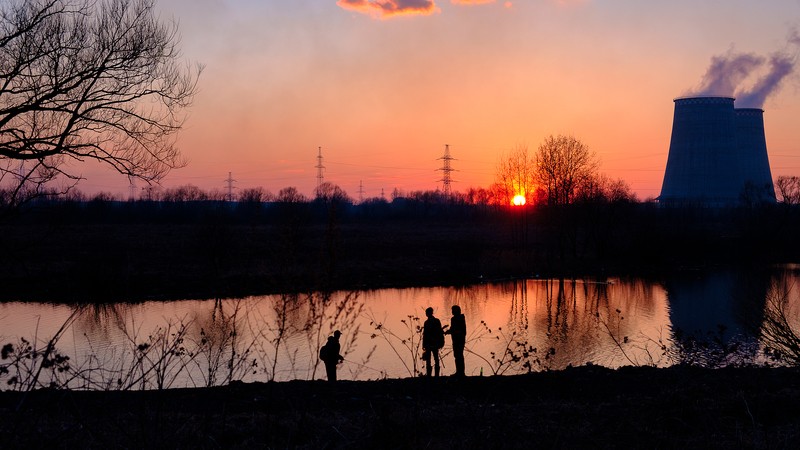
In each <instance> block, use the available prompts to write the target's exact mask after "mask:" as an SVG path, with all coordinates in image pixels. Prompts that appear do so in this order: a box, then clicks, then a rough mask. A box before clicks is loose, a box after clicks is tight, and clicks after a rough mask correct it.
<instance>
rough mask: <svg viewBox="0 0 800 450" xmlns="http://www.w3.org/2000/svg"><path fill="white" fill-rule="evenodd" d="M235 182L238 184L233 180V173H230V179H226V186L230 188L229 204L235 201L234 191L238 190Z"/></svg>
mask: <svg viewBox="0 0 800 450" xmlns="http://www.w3.org/2000/svg"><path fill="white" fill-rule="evenodd" d="M234 182H236V180H234V179H233V174H232V173H230V172H228V178H226V179H225V186H226V187H227V188H228V195H227V197H228V201H229V202H232V201H233V190H234V189H236V188H235V187H234V186H233V183H234Z"/></svg>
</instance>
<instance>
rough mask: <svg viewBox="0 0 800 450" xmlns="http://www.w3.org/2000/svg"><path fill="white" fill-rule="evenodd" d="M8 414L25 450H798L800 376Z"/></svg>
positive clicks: (418, 388)
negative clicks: (50, 449) (58, 449)
mask: <svg viewBox="0 0 800 450" xmlns="http://www.w3.org/2000/svg"><path fill="white" fill-rule="evenodd" d="M18 407H19V409H18V410H16V408H18ZM0 414H2V417H3V418H4V419H3V421H2V426H0V428H1V429H0V433H2V436H3V441H4V446H7V447H16V448H20V447H28V448H33V447H44V446H55V447H76V448H114V447H117V448H120V447H122V448H144V447H146V448H445V449H447V448H679V447H683V448H711V447H713V448H789V447H794V445H795V444H796V443H797V442H798V441H799V440H800V370H797V369H774V368H773V369H766V368H738V369H719V370H709V369H696V368H686V367H674V368H669V369H650V368H626V369H620V370H616V371H612V370H609V369H603V368H599V367H581V368H575V369H568V370H565V371H562V372H547V373H536V374H531V375H525V376H505V377H472V378H467V379H463V380H459V379H454V378H441V379H434V380H427V379H399V380H378V381H368V382H347V381H345V382H339V383H337V384H335V385H332V384H329V383H327V382H324V381H292V382H287V383H269V384H262V383H254V384H241V383H235V384H233V385H231V386H226V387H220V388H209V389H176V390H167V391H161V392H155V391H150V392H68V391H37V392H33V393H31V394H30V395H29V396H28V397H23V394H19V393H11V392H3V393H0Z"/></svg>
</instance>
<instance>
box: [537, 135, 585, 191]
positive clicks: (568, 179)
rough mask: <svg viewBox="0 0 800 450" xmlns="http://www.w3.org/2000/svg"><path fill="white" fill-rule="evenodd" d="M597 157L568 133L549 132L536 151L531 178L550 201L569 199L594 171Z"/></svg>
mask: <svg viewBox="0 0 800 450" xmlns="http://www.w3.org/2000/svg"><path fill="white" fill-rule="evenodd" d="M597 166H598V162H597V157H596V156H595V154H594V153H593V152H592V151H590V150H589V147H587V146H586V145H585V144H584V143H583V142H581V141H579V140H578V139H576V138H574V137H572V136H563V135H559V136H555V137H554V136H549V137H548V138H546V139H545V140H544V142H543V143H542V145H540V146H539V150H538V151H537V152H536V172H535V175H536V176H535V181H536V182H537V183H538V185H539V187H540V188H541V189H543V190H544V191H545V193H546V195H547V202H548V204H551V205H566V204H569V203H572V201H573V200H574V198H575V194H576V192H577V190H578V188H579V187H580V186H581V184H582V183H583V182H585V181H587V180H590V179H592V177H594V176H595V174H596V172H597Z"/></svg>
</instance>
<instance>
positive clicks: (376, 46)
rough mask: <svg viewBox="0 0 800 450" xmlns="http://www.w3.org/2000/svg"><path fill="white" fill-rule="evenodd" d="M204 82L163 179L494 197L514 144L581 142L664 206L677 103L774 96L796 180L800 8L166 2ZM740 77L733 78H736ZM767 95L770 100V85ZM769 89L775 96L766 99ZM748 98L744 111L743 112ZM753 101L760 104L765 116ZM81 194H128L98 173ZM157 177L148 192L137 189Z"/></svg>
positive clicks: (477, 0) (780, 4)
mask: <svg viewBox="0 0 800 450" xmlns="http://www.w3.org/2000/svg"><path fill="white" fill-rule="evenodd" d="M157 9H158V13H159V14H160V16H161V17H162V18H163V19H164V20H175V21H176V22H177V23H178V24H179V29H180V35H181V48H182V51H183V58H184V59H185V60H186V61H189V62H191V63H200V64H202V65H203V66H204V70H203V72H202V74H201V76H200V80H199V92H198V94H197V96H196V97H195V101H194V104H193V105H192V107H191V109H190V110H189V111H188V113H189V116H188V119H187V121H186V124H185V126H184V129H183V130H182V131H181V132H180V134H179V137H178V145H179V147H180V149H181V151H182V152H183V154H184V155H185V156H186V158H187V159H188V161H189V164H188V165H187V166H186V167H184V168H181V169H178V170H174V171H172V172H170V174H169V175H168V176H167V177H166V178H165V179H164V180H163V183H162V184H163V186H165V187H172V186H179V185H186V184H192V185H195V186H198V187H200V188H202V189H204V190H213V189H219V190H225V189H227V183H226V179H227V178H228V176H229V173H230V175H231V178H232V179H233V180H235V181H234V182H233V183H232V185H233V187H234V188H235V191H234V192H236V191H239V190H241V189H246V188H251V187H258V186H261V187H263V188H265V189H267V190H268V191H270V192H272V193H277V192H278V191H279V190H280V189H282V188H285V187H288V186H294V187H296V188H298V189H299V190H300V192H302V193H304V194H305V195H308V196H311V195H312V194H313V190H314V187H315V186H316V184H317V175H318V169H317V167H316V166H317V165H318V164H319V161H318V159H317V157H318V154H319V152H320V148H321V154H322V157H323V158H322V165H323V166H324V170H323V176H324V181H326V182H332V183H335V184H336V185H338V186H340V187H341V188H342V189H344V190H345V191H346V192H347V193H348V194H349V195H350V196H351V197H353V198H354V199H359V198H360V197H361V196H363V197H364V198H368V197H377V196H380V195H381V194H382V193H383V194H384V195H386V197H387V198H388V197H389V195H390V194H391V192H392V191H393V190H394V189H399V190H400V191H402V192H409V191H415V190H434V189H437V188H442V182H441V179H442V176H443V173H442V171H441V170H438V169H441V168H442V165H443V160H442V159H441V158H442V157H443V156H444V154H445V146H448V148H449V152H450V156H451V157H452V158H453V160H452V161H451V166H452V168H453V169H454V171H453V172H452V173H451V180H452V181H451V185H450V186H451V189H452V190H453V191H461V192H463V191H465V190H466V189H468V188H470V187H488V186H489V185H490V184H492V183H493V182H494V181H495V171H496V168H497V166H498V163H499V161H500V159H501V158H502V157H503V156H504V155H506V154H508V153H509V152H510V151H511V150H512V149H515V148H519V147H520V146H527V148H528V149H529V150H530V151H535V149H536V148H537V147H538V146H539V145H540V144H541V143H542V142H543V141H544V139H545V138H546V137H547V136H550V135H559V134H565V135H572V136H574V137H576V138H578V139H579V140H581V141H582V142H583V143H584V144H586V145H587V146H589V148H590V149H591V150H593V151H594V152H595V153H596V154H597V156H598V157H599V160H600V171H601V172H602V173H604V174H606V175H607V176H609V177H611V178H613V179H617V178H619V179H623V180H624V181H626V182H627V183H628V185H629V186H630V187H631V188H632V190H633V191H634V192H635V193H636V194H637V196H638V197H639V198H640V199H647V198H652V197H656V196H658V194H659V192H660V189H661V183H662V181H663V175H664V168H665V166H666V161H667V154H668V150H669V139H670V133H671V127H672V115H673V111H674V103H673V100H674V99H675V98H677V97H681V96H686V95H696V94H713V95H729V96H736V97H737V98H740V97H741V98H745V97H747V98H749V99H750V100H749V101H751V102H757V103H761V107H762V108H763V109H764V110H765V114H764V120H765V129H766V136H767V148H768V151H769V158H770V163H771V167H772V175H773V178H776V177H778V176H780V175H800V127H798V126H797V124H798V118H800V70H795V67H794V65H795V61H796V59H797V55H798V48H800V38H798V31H797V30H798V28H800V0H765V1H762V2H753V1H751V0H715V1H697V0H673V1H668V2H649V1H648V2H644V1H637V0H560V1H559V0H510V1H504V0H497V1H492V0H483V1H481V0H471V1H469V0H460V1H459V0H338V1H337V0H157ZM720 71H721V72H724V73H723V74H720ZM765 85H768V89H767V92H766V93H764V89H763V87H764V86H765ZM759 96H760V97H759ZM737 104H738V100H737ZM749 106H751V105H749ZM82 170H83V176H84V177H86V178H87V179H86V180H84V181H82V182H81V184H80V185H79V189H80V190H82V191H84V192H87V193H92V192H97V191H104V192H111V193H119V194H122V195H127V193H128V192H129V183H128V180H127V178H125V177H123V176H120V175H117V174H115V173H113V172H111V171H110V170H109V169H102V170H99V169H98V168H96V167H88V166H87V167H84V168H82ZM140 188H141V184H140V185H139V186H137V187H136V188H135V189H140Z"/></svg>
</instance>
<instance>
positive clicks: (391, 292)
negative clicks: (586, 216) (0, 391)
mask: <svg viewBox="0 0 800 450" xmlns="http://www.w3.org/2000/svg"><path fill="white" fill-rule="evenodd" d="M797 278H798V274H797V272H792V271H787V270H776V271H773V272H770V273H766V272H757V273H745V274H743V273H737V272H716V273H711V274H702V275H693V276H689V277H687V276H683V277H679V278H673V279H670V280H668V281H667V282H665V283H663V284H661V283H655V282H650V281H646V280H641V279H612V280H599V281H597V280H516V281H509V282H505V283H498V284H486V285H479V286H469V287H459V288H455V287H453V288H446V287H437V288H409V289H382V290H374V291H363V292H337V293H334V294H331V295H321V294H319V293H315V294H313V295H310V296H308V295H299V296H290V295H284V296H280V295H277V296H258V297H248V298H243V299H226V300H217V301H214V300H211V301H200V300H184V301H173V302H150V303H142V304H123V303H120V304H115V305H108V306H96V307H87V308H83V309H81V310H80V311H79V312H78V314H77V316H76V317H75V320H74V322H73V323H72V324H71V326H70V327H69V329H68V330H67V333H65V334H64V335H63V336H62V337H61V338H60V340H59V342H58V348H59V350H60V351H62V352H66V353H68V354H69V355H70V358H71V366H72V368H73V369H74V370H78V369H80V370H82V371H83V373H84V374H85V373H89V374H91V376H92V377H93V379H92V380H86V379H85V377H83V378H81V377H75V378H74V379H73V380H71V381H70V383H72V384H71V385H72V386H73V387H84V388H148V389H150V388H159V387H178V386H207V385H215V384H223V383H226V382H229V381H231V380H234V379H243V380H246V381H253V380H258V381H267V380H279V381H283V380H291V379H319V378H323V377H324V369H323V367H322V365H321V364H320V362H319V359H318V349H319V347H320V346H321V345H322V344H323V343H324V341H325V339H326V338H327V336H328V335H329V334H330V333H331V332H332V331H333V330H334V329H340V330H341V331H342V332H343V333H344V334H343V336H342V354H343V355H344V356H345V358H346V361H345V362H344V363H343V364H342V366H340V369H339V378H340V379H362V380H363V379H374V378H384V377H390V378H392V377H408V376H416V375H418V374H419V370H420V369H421V361H420V360H419V356H420V349H419V338H420V336H419V334H418V333H419V327H420V326H421V323H422V322H421V319H422V318H424V309H425V308H426V307H428V306H431V307H433V308H434V311H435V312H434V314H435V315H436V316H437V317H439V318H440V319H441V320H442V323H448V322H449V318H450V313H449V311H450V307H451V306H452V305H456V304H457V305H459V306H460V307H461V309H462V311H463V312H464V314H465V316H466V319H467V328H468V342H467V352H466V367H467V374H468V375H478V374H480V373H481V372H483V373H485V374H492V373H518V372H524V371H527V370H548V369H562V368H565V367H568V366H570V365H583V364H586V363H593V364H600V365H604V366H609V367H619V366H622V365H629V364H636V365H642V364H648V365H655V366H665V365H669V364H673V363H675V362H687V361H689V362H691V355H690V352H691V351H694V350H693V349H691V348H690V347H688V346H687V345H686V344H685V343H683V342H682V341H681V340H682V339H684V338H685V337H686V336H694V337H695V338H696V339H702V338H703V337H707V336H714V337H719V338H720V342H721V344H722V345H727V344H731V343H737V344H738V343H751V344H757V338H756V336H757V330H758V328H759V325H760V323H761V321H762V319H763V311H764V308H765V297H766V296H767V292H768V290H769V287H770V286H772V285H774V284H775V283H778V282H780V283H784V284H792V283H794V282H796V281H797ZM792 295H795V294H792ZM790 301H791V302H792V304H795V305H796V304H797V303H798V302H797V300H796V299H795V298H791V299H790ZM72 312H73V310H72V309H71V308H69V307H67V306H63V305H48V304H41V303H38V304H37V303H5V304H0V333H2V336H0V338H2V343H3V344H5V343H7V342H17V341H18V340H19V338H21V337H25V338H26V339H28V340H31V341H34V342H37V343H38V344H39V345H43V344H44V343H46V341H47V339H49V337H50V336H52V335H53V333H55V332H56V330H58V328H59V327H60V326H62V324H63V323H64V321H65V320H67V318H68V317H70V314H71V313H72ZM747 348H748V349H749V350H748V351H750V352H751V353H750V357H752V358H755V357H756V356H757V355H756V353H755V352H756V351H757V350H758V345H751V346H749V347H747ZM695 350H696V349H695ZM442 355H443V361H442V366H443V368H442V373H443V374H445V375H446V374H450V373H452V372H453V370H454V364H453V360H452V355H451V353H450V349H449V340H448V344H447V345H446V347H445V349H444V351H443V352H442ZM676 355H677V357H676ZM687 355H690V356H687ZM740 356H741V355H740ZM681 358H684V359H683V360H682V359H681ZM2 381H4V380H0V382H2Z"/></svg>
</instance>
